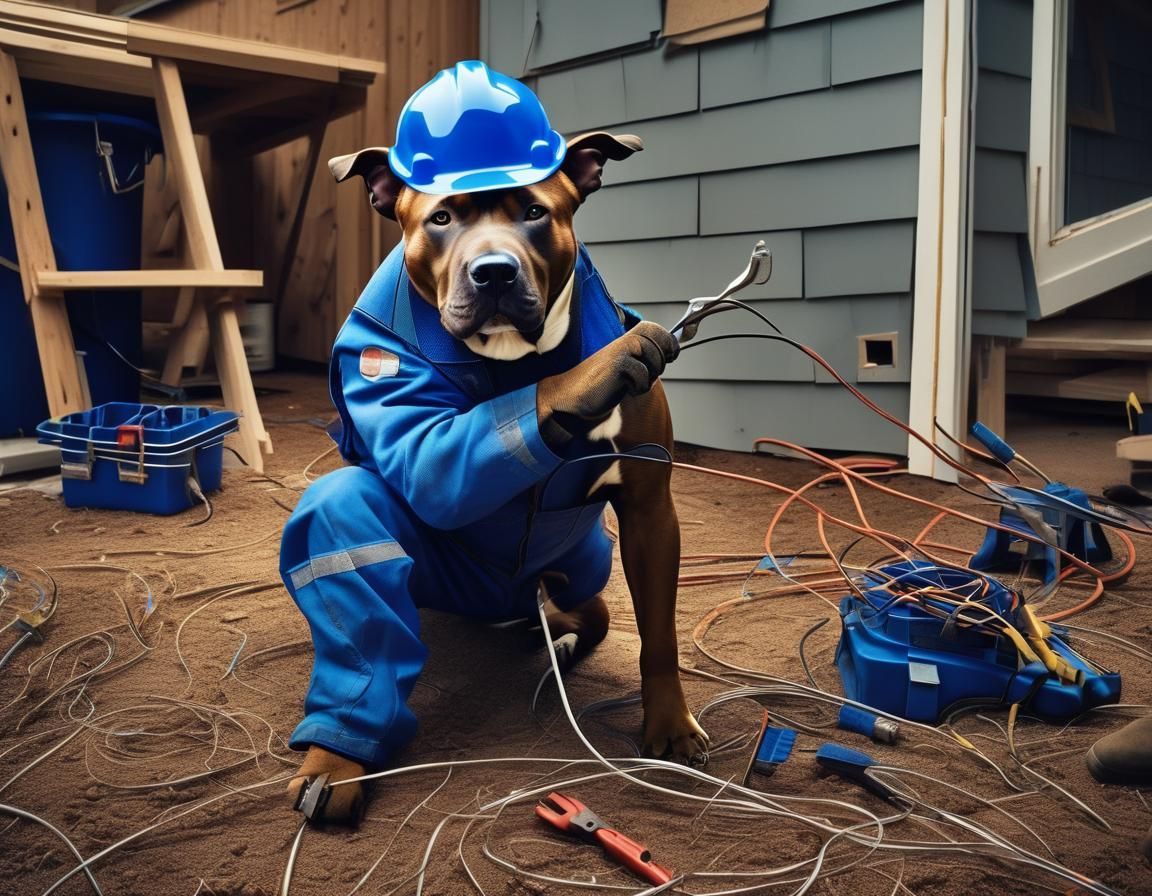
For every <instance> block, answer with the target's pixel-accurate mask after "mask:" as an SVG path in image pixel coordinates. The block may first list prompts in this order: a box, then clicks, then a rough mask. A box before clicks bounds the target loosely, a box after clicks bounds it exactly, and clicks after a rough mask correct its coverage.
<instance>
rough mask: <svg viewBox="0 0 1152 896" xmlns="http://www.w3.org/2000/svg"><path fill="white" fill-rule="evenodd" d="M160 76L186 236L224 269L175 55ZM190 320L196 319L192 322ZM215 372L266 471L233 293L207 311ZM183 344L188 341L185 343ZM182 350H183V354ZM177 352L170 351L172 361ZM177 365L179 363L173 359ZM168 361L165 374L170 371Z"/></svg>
mask: <svg viewBox="0 0 1152 896" xmlns="http://www.w3.org/2000/svg"><path fill="white" fill-rule="evenodd" d="M153 64H154V67H155V78H156V109H157V111H158V112H159V118H160V130H161V133H162V134H163V136H164V151H165V153H167V154H168V162H169V166H170V169H171V170H172V172H173V176H174V177H175V180H176V189H177V192H178V193H179V196H180V208H181V210H182V211H183V214H184V225H185V237H186V239H187V244H188V250H189V254H191V256H192V263H193V264H194V265H195V266H196V267H197V268H201V269H204V268H207V269H210V270H215V271H223V270H224V260H223V257H222V256H221V254H220V244H219V241H218V240H217V238H216V230H215V228H214V226H213V224H212V210H211V208H210V207H209V205H208V190H207V188H206V187H205V185H204V174H203V171H202V170H201V168H200V162H199V158H198V157H197V154H196V138H195V137H194V136H193V134H192V122H191V119H190V118H189V116H188V103H187V100H186V99H185V96H184V87H183V84H182V83H181V80H180V70H179V69H178V68H177V67H176V63H175V62H173V61H172V60H171V59H156V60H153ZM190 322H191V321H190ZM208 324H209V330H210V333H211V340H212V350H213V356H214V358H215V360H216V372H217V375H218V376H219V377H220V388H221V391H222V392H223V393H224V404H225V405H226V406H227V407H230V408H232V409H233V410H235V411H238V412H239V413H240V415H241V416H240V429H239V432H238V433H237V437H238V441H239V443H240V454H241V456H242V457H243V458H244V460H245V461H246V462H247V463H248V464H250V465H251V466H252V467H253V469H255V470H257V471H262V470H263V469H264V459H263V457H262V455H261V448H263V449H264V450H265V451H267V452H268V453H269V454H271V453H272V441H271V439H270V438H269V437H268V433H267V432H266V431H265V430H264V422H263V420H262V419H261V417H260V406H259V405H258V404H257V402H256V391H255V389H254V388H253V387H252V376H251V374H250V373H249V371H248V364H247V361H246V359H245V356H244V342H243V339H242V338H241V336H240V323H239V319H238V316H237V313H236V307H235V304H234V300H233V298H232V296H231V295H230V294H225V295H222V296H219V297H217V299H216V300H215V301H214V302H213V303H212V307H211V308H209V309H208ZM181 347H183V343H182V344H181ZM181 354H182V352H181ZM174 355H175V353H170V355H169V360H170V361H171V359H172V357H173V356H174ZM173 363H174V362H173ZM167 367H168V365H166V369H165V373H166V374H167V373H168V372H169V371H168V369H167Z"/></svg>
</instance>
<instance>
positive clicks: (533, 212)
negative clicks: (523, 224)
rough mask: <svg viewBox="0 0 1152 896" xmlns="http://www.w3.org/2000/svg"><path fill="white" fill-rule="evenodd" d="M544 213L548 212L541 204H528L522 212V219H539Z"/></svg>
mask: <svg viewBox="0 0 1152 896" xmlns="http://www.w3.org/2000/svg"><path fill="white" fill-rule="evenodd" d="M546 214H548V209H546V208H544V206H542V205H530V206H528V209H527V210H526V211H525V212H524V220H525V221H539V220H540V219H541V218H543V217H544V216H545V215H546Z"/></svg>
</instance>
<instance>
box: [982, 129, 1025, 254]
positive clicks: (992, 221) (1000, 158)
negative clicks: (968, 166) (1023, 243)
mask: <svg viewBox="0 0 1152 896" xmlns="http://www.w3.org/2000/svg"><path fill="white" fill-rule="evenodd" d="M973 177H974V179H975V183H974V184H973V206H974V219H973V222H972V226H973V227H974V228H975V229H976V230H983V231H986V232H993V233H996V232H998V233H1027V232H1028V185H1027V183H1026V181H1025V174H1024V156H1022V155H1020V154H1019V153H1015V152H1001V151H999V150H991V149H977V150H976V158H975V161H974V169H973Z"/></svg>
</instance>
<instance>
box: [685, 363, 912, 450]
mask: <svg viewBox="0 0 1152 896" xmlns="http://www.w3.org/2000/svg"><path fill="white" fill-rule="evenodd" d="M677 363H679V362H677ZM665 390H666V391H667V393H668V403H669V405H670V406H671V408H672V425H673V427H674V429H675V432H676V440H677V441H680V442H688V443H690V444H695V445H706V446H708V447H710V448H721V449H724V450H727V451H751V450H752V447H753V445H752V443H753V441H754V440H755V439H756V438H758V437H760V436H772V437H774V438H780V439H784V440H787V441H791V442H795V443H798V444H800V445H804V446H807V447H810V448H817V449H824V450H828V451H871V452H878V453H881V454H894V455H903V454H904V453H905V452H906V451H907V448H908V437H907V436H906V435H904V433H902V432H901V431H900V430H899V429H897V428H896V427H895V426H892V425H891V424H890V423H887V422H886V421H884V420H882V419H881V418H880V417H878V416H877V415H876V414H874V413H873V412H872V411H870V410H868V409H867V408H865V407H864V405H862V404H861V403H860V402H859V401H857V400H856V399H855V398H854V397H853V396H852V395H850V394H849V393H848V392H846V391H845V390H844V389H843V388H842V387H840V386H832V385H824V384H821V383H738V382H730V383H709V382H704V381H689V380H679V381H673V382H668V383H666V385H665ZM861 390H862V391H863V392H864V393H865V394H866V395H867V396H868V397H869V398H871V399H872V400H873V401H875V402H876V403H877V404H879V405H880V406H881V407H883V408H884V409H885V410H887V411H888V412H889V413H891V414H893V415H894V416H896V417H898V418H900V419H902V420H906V419H908V386H907V385H905V384H902V383H874V384H869V385H866V386H862V387H861Z"/></svg>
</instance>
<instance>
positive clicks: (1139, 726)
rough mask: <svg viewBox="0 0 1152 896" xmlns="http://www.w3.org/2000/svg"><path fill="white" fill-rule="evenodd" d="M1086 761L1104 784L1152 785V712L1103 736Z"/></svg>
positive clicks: (1090, 769)
mask: <svg viewBox="0 0 1152 896" xmlns="http://www.w3.org/2000/svg"><path fill="white" fill-rule="evenodd" d="M1086 762H1087V763H1088V771H1090V772H1091V773H1092V777H1093V778H1095V779H1096V780H1097V781H1099V782H1101V783H1102V784H1124V785H1127V786H1129V787H1152V716H1145V717H1144V718H1142V719H1137V720H1136V721H1134V722H1129V723H1128V724H1127V725H1125V726H1124V727H1123V728H1121V729H1120V730H1119V731H1114V732H1112V733H1111V734H1109V735H1108V736H1107V737H1102V738H1100V740H1098V741H1096V743H1094V744H1093V745H1092V748H1091V749H1090V750H1089V751H1088V755H1087V757H1086Z"/></svg>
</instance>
